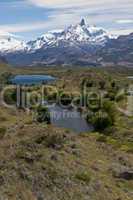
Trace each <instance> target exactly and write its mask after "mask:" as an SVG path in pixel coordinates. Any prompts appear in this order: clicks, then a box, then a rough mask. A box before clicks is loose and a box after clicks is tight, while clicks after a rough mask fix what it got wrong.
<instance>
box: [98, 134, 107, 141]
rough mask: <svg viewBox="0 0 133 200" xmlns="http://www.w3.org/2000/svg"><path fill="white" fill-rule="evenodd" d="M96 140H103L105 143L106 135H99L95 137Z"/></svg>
mask: <svg viewBox="0 0 133 200" xmlns="http://www.w3.org/2000/svg"><path fill="white" fill-rule="evenodd" d="M97 142H103V143H106V142H107V137H106V136H105V135H99V136H98V137H97Z"/></svg>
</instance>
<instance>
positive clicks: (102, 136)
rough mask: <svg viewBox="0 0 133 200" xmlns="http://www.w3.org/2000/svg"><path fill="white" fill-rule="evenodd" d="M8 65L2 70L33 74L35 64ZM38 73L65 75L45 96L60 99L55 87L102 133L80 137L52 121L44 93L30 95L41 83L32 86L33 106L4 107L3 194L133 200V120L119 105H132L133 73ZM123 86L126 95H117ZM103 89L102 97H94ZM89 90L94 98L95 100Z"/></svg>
mask: <svg viewBox="0 0 133 200" xmlns="http://www.w3.org/2000/svg"><path fill="white" fill-rule="evenodd" d="M7 68H8V70H6V68H4V69H3V68H2V70H1V71H0V74H2V73H5V72H7V71H8V72H9V73H12V74H30V73H31V69H28V68H23V69H22V68H20V69H16V68H10V67H9V66H8V67H7ZM129 72H130V73H129ZM34 73H37V74H50V75H54V76H56V77H58V79H57V81H56V83H54V84H53V85H51V86H50V87H48V86H47V89H46V88H45V91H44V101H45V100H47V101H49V102H54V101H55V99H56V95H57V92H56V90H55V89H54V88H55V87H56V88H57V89H58V91H59V93H60V94H62V97H63V98H62V103H63V105H65V106H67V105H69V104H71V102H72V103H75V105H77V107H78V110H80V111H81V114H83V116H87V120H88V122H89V123H90V122H91V123H92V124H93V125H94V128H95V130H94V131H93V132H92V133H90V132H89V133H82V134H75V133H74V132H73V131H71V130H69V131H68V130H65V129H64V128H57V127H55V126H53V125H52V124H51V121H50V115H49V111H48V109H47V108H46V106H42V105H39V106H38V105H37V106H36V102H38V101H37V97H36V95H35V96H34V95H33V96H32V95H31V94H32V93H33V92H34V91H35V92H37V93H39V94H41V90H42V88H40V86H31V87H27V88H26V91H27V93H28V98H29V97H30V98H31V99H30V100H31V101H30V102H31V106H30V107H29V109H22V108H19V109H17V108H15V107H14V108H6V107H4V106H3V105H1V106H0V198H1V199H4V200H6V199H7V200H8V199H9V200H19V199H22V200H30V199H32V200H45V199H46V200H53V199H54V200H63V199H64V200H69V199H73V200H82V199H83V200H84V199H87V200H88V199H91V200H101V199H102V200H104V199H106V200H132V191H133V169H132V168H133V137H132V133H133V123H132V122H133V121H132V120H133V117H132V116H128V115H126V113H124V112H123V113H122V112H121V110H119V109H118V106H120V107H121V106H122V108H123V109H124V110H125V109H126V103H125V102H126V98H127V94H128V85H129V84H130V82H129V80H128V79H127V75H128V73H129V74H131V73H133V70H132V71H131V69H129V70H127V71H125V70H122V69H121V68H118V69H117V70H116V68H115V69H113V68H109V69H92V68H77V69H76V70H75V69H73V68H70V69H68V68H59V69H58V68H56V69H55V68H54V69H52V68H39V67H38V68H37V69H36V68H34V69H32V74H34ZM7 78H8V76H7ZM5 82H6V81H5ZM7 83H8V82H6V84H7ZM84 84H86V90H85V93H84V91H83V89H84ZM2 87H3V86H1V89H2ZM123 88H124V92H123V93H120V94H121V95H122V96H121V95H120V96H119V95H117V99H115V98H116V94H117V93H118V91H119V90H121V89H123ZM99 91H100V94H102V97H103V98H102V102H101V98H97V97H99V96H98V95H94V94H99ZM90 92H93V93H91V94H93V95H92V96H91V98H90V101H88V98H87V97H88V94H90ZM15 97H16V95H15V93H14V91H11V90H10V91H7V94H6V96H5V98H6V100H7V102H8V103H9V104H12V103H14V102H15V100H16V99H15ZM68 97H69V98H68ZM75 97H76V98H75ZM118 97H119V98H118ZM73 99H74V100H75V101H74V102H73ZM57 103H58V101H57ZM85 103H86V104H85ZM85 105H86V106H85ZM117 105H118V106H117ZM35 113H36V115H35ZM33 114H34V115H33ZM34 117H35V120H34Z"/></svg>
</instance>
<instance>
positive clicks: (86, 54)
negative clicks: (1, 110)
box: [0, 19, 133, 66]
mask: <svg viewBox="0 0 133 200" xmlns="http://www.w3.org/2000/svg"><path fill="white" fill-rule="evenodd" d="M0 52H1V53H0V54H1V55H4V56H5V58H6V60H7V61H8V62H9V63H11V64H14V65H37V64H42V65H80V66H81V65H82V66H84V65H87V66H88V65H94V66H97V65H101V64H104V63H112V64H116V63H119V62H120V63H123V62H126V63H128V62H129V63H133V59H132V54H133V34H130V35H127V36H119V37H118V38H116V37H113V36H112V35H111V34H109V33H108V32H107V31H105V30H104V29H102V28H98V27H95V26H89V25H88V24H86V22H85V20H84V19H82V20H81V22H80V23H78V24H76V25H70V26H69V27H67V28H66V29H64V30H54V31H49V32H48V33H46V34H44V35H42V36H41V37H39V38H37V39H36V40H34V41H29V42H27V43H25V42H23V41H20V40H17V39H16V38H14V36H12V35H8V37H6V38H3V39H2V40H1V38H0Z"/></svg>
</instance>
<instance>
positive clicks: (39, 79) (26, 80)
mask: <svg viewBox="0 0 133 200" xmlns="http://www.w3.org/2000/svg"><path fill="white" fill-rule="evenodd" d="M54 80H55V78H54V77H53V76H49V75H17V76H15V77H14V78H13V79H11V83H12V84H16V85H36V84H42V83H48V82H52V81H54Z"/></svg>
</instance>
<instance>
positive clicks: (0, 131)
mask: <svg viewBox="0 0 133 200" xmlns="http://www.w3.org/2000/svg"><path fill="white" fill-rule="evenodd" d="M5 134H6V127H0V139H3V137H4V136H5Z"/></svg>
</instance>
